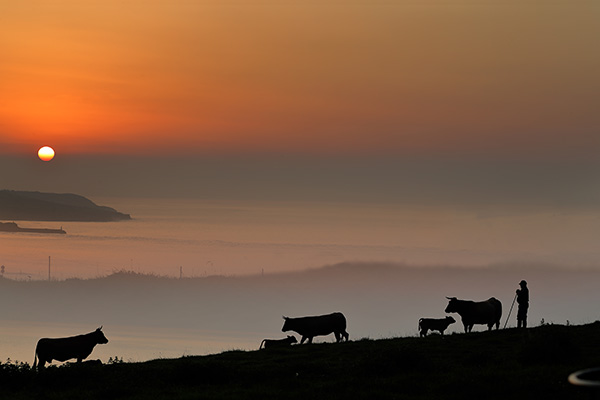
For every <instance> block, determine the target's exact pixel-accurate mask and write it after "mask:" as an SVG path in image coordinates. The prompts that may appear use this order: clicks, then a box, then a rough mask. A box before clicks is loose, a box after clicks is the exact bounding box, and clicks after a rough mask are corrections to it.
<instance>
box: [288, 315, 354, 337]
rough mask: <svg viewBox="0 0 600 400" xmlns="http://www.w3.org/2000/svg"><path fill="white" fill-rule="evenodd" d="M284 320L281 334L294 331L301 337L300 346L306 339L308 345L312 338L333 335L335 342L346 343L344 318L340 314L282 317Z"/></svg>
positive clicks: (346, 333)
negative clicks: (342, 341) (341, 341)
mask: <svg viewBox="0 0 600 400" xmlns="http://www.w3.org/2000/svg"><path fill="white" fill-rule="evenodd" d="M283 319H284V320H285V322H284V324H283V328H281V330H282V331H283V332H287V331H294V332H297V333H298V334H300V335H302V340H300V344H302V343H304V341H305V340H306V339H308V343H312V340H313V337H315V336H322V335H329V334H330V333H333V334H334V335H335V340H336V342H339V341H340V340H344V339H346V341H348V337H349V335H348V332H346V317H344V314H342V313H340V312H336V313H333V314H327V315H317V316H313V317H300V318H289V317H283Z"/></svg>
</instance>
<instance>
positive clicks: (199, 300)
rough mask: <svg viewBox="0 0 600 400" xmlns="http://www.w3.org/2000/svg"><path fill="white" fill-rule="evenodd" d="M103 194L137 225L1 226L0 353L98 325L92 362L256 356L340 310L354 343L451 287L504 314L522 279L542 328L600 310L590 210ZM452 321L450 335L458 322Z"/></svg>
mask: <svg viewBox="0 0 600 400" xmlns="http://www.w3.org/2000/svg"><path fill="white" fill-rule="evenodd" d="M93 200H94V201H95V202H96V203H98V204H101V205H107V206H110V207H114V208H116V209H117V210H119V211H121V212H125V213H130V214H132V217H133V220H131V221H122V222H115V223H72V222H69V223H67V222H65V223H56V222H31V221H17V222H18V223H19V224H20V225H21V226H24V227H36V226H43V227H60V225H62V226H63V228H64V229H65V230H66V231H67V235H40V234H11V233H0V243H1V246H2V255H1V256H2V259H1V260H0V264H2V265H4V266H5V278H8V279H2V280H0V286H1V290H0V302H1V304H3V305H4V311H3V317H2V321H1V322H2V324H1V326H0V335H2V341H0V359H6V358H9V357H10V358H11V359H13V360H14V359H19V360H23V361H28V362H32V357H33V350H34V347H35V343H36V342H37V340H38V339H39V338H41V337H60V336H72V335H76V334H81V333H87V332H90V331H92V330H94V329H96V328H97V327H98V326H100V325H103V326H104V332H105V334H106V336H107V337H108V338H109V340H110V342H109V344H107V345H104V346H97V348H96V349H95V350H94V353H93V354H92V356H91V358H100V359H102V360H103V361H104V362H106V361H107V360H108V357H114V356H119V357H123V358H124V359H125V360H131V361H143V360H148V359H152V358H160V357H168V358H170V357H180V356H183V355H199V354H210V353H217V352H221V351H225V350H232V349H244V350H252V349H257V348H258V346H259V344H260V341H261V340H262V339H264V338H280V337H284V336H285V334H284V333H282V332H281V326H282V323H283V320H282V319H281V316H282V315H286V316H292V317H293V316H304V315H317V314H325V313H330V312H333V311H341V312H343V313H344V314H345V315H346V317H347V319H348V332H349V333H350V335H351V336H350V337H351V339H359V338H362V337H370V338H374V339H377V338H382V337H395V336H410V335H417V323H418V319H419V318H421V317H432V318H442V317H444V316H445V314H444V308H445V306H446V304H447V300H446V299H445V296H457V297H459V298H463V299H471V300H484V299H487V298H489V297H491V296H494V297H497V298H498V299H499V300H501V301H502V303H503V317H502V324H504V322H505V319H506V316H507V314H508V312H509V309H510V305H511V302H512V300H513V298H514V293H515V290H516V289H517V288H518V282H519V281H520V280H521V279H526V280H527V281H528V282H529V287H530V290H531V308H530V313H529V321H530V326H535V325H538V324H539V323H541V320H542V319H544V321H545V322H547V323H551V322H554V323H562V324H564V323H567V321H569V323H573V324H580V323H587V322H593V321H595V320H597V319H599V318H600V316H599V315H598V314H599V312H598V310H597V307H596V306H595V305H596V304H598V300H600V299H599V295H598V293H600V291H599V290H598V289H599V288H598V282H600V280H599V279H598V278H599V277H600V276H599V275H600V269H598V268H597V267H598V265H600V263H599V261H600V254H599V252H598V251H597V249H596V243H595V240H594V238H597V237H598V234H600V218H598V216H596V215H595V214H594V213H593V212H590V211H577V212H574V211H570V212H561V211H558V210H556V209H552V208H546V209H544V208H529V209H528V208H524V207H513V208H510V207H504V208H493V207H487V208H481V207H480V208H473V207H471V208H468V209H466V208H460V207H443V206H407V205H403V206H399V205H390V204H374V203H369V204H366V203H315V202H312V203H308V202H305V203H294V202H279V203H276V202H264V201H256V202H249V201H246V202H239V201H237V202H234V201H230V202H224V201H219V202H216V201H215V202H208V201H201V200H183V199H179V200H173V199H125V198H113V199H110V198H106V199H105V198H98V199H97V198H94V199H93ZM49 256H50V257H51V271H50V273H51V281H50V282H48V281H47V280H48V257H49ZM340 263H342V264H340ZM328 265H329V267H324V266H328ZM117 271H129V272H128V273H117V274H115V272H117ZM132 272H133V273H132ZM144 274H152V275H151V276H146V275H144ZM180 274H181V278H182V279H179V278H180ZM73 278H76V279H73ZM515 313H516V310H513V314H512V316H511V319H510V320H509V323H508V326H509V327H510V326H514V319H515V317H516V316H515ZM455 317H456V319H457V321H458V322H457V323H456V324H454V325H451V326H450V329H449V330H448V333H452V332H462V325H461V324H460V320H459V318H458V317H457V316H456V315H455ZM476 329H478V330H481V329H483V328H482V327H481V326H479V327H477V328H476ZM332 340H333V339H332V337H320V338H318V340H317V341H332Z"/></svg>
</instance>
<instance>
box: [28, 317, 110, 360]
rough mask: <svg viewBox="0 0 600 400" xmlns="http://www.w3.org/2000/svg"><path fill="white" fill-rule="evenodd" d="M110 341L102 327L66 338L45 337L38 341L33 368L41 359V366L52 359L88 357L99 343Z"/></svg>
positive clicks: (82, 358)
mask: <svg viewBox="0 0 600 400" xmlns="http://www.w3.org/2000/svg"><path fill="white" fill-rule="evenodd" d="M105 343H108V339H107V338H106V336H104V333H102V327H100V328H98V329H96V330H95V331H94V332H90V333H86V334H85V335H78V336H71V337H66V338H56V339H48V338H43V339H40V340H39V341H38V342H37V346H36V347H35V360H34V361H33V369H35V366H36V364H37V360H38V358H39V360H40V366H39V367H40V368H44V365H45V364H46V363H47V362H48V363H51V362H52V360H57V361H67V360H70V359H72V358H76V359H77V362H78V363H80V362H81V360H84V359H86V358H87V357H88V356H89V355H90V354H91V353H92V350H94V346H96V345H97V344H105Z"/></svg>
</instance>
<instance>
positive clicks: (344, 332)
mask: <svg viewBox="0 0 600 400" xmlns="http://www.w3.org/2000/svg"><path fill="white" fill-rule="evenodd" d="M342 336H344V338H345V339H346V342H347V341H348V338H349V337H350V334H349V333H348V332H346V331H342Z"/></svg>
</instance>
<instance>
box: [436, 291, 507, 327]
mask: <svg viewBox="0 0 600 400" xmlns="http://www.w3.org/2000/svg"><path fill="white" fill-rule="evenodd" d="M446 298H447V299H448V300H450V302H449V303H448V306H447V307H446V312H447V313H451V312H455V313H458V314H459V315H460V318H461V320H462V323H463V326H464V327H465V332H471V330H472V329H473V325H475V324H482V325H487V326H488V330H492V327H493V326H494V324H495V325H496V329H498V327H499V326H500V318H501V317H502V303H500V301H499V300H498V299H495V298H493V297H491V298H489V299H488V300H486V301H479V302H475V301H471V300H458V299H457V298H456V297H446Z"/></svg>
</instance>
